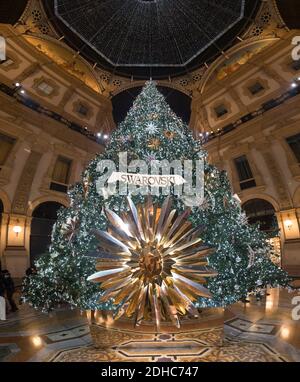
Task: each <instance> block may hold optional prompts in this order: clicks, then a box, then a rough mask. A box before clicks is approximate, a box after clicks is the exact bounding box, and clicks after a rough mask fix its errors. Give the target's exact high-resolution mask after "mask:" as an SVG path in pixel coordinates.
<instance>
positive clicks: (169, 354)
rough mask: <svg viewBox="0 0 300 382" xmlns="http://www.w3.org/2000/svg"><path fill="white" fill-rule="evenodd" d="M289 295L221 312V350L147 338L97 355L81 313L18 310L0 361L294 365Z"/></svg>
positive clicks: (299, 346) (0, 333)
mask: <svg viewBox="0 0 300 382" xmlns="http://www.w3.org/2000/svg"><path fill="white" fill-rule="evenodd" d="M295 295H296V293H293V294H289V293H287V292H286V291H285V290H278V289H273V290H271V291H270V295H269V296H267V297H266V298H265V299H263V300H262V301H256V300H255V299H254V298H251V303H250V304H247V305H244V304H242V303H237V304H235V305H233V306H232V307H230V308H229V309H227V311H226V319H225V321H226V323H225V333H226V338H225V340H224V344H223V346H222V347H214V346H211V345H208V344H206V343H205V342H203V341H198V340H197V339H193V338H180V339H179V338H175V337H174V336H173V337H172V336H168V335H165V336H162V335H160V336H159V335H153V338H152V339H150V340H149V341H129V342H125V343H123V344H121V345H120V346H118V347H115V348H112V349H110V350H108V351H100V350H97V349H95V348H94V347H93V346H92V341H91V337H90V334H89V328H88V326H87V321H86V318H85V315H84V314H80V312H78V311H75V310H66V309H61V310H58V311H56V312H55V313H53V314H51V315H46V314H42V313H38V312H36V311H34V310H32V309H31V308H30V307H28V306H27V305H23V306H21V307H20V311H19V312H17V313H15V314H11V315H9V316H8V320H7V321H1V322H0V361H2V362H17V361H21V362H23V361H33V362H41V361H42V362H74V361H75V362H77V361H86V362H103V361H125V362H126V361H132V360H134V361H136V360H140V361H152V362H160V361H194V362H211V361H217V362H225V361H232V362H246V361H252V362H291V361H297V362H300V322H299V321H293V320H292V317H291V311H292V308H293V305H292V298H293V297H295Z"/></svg>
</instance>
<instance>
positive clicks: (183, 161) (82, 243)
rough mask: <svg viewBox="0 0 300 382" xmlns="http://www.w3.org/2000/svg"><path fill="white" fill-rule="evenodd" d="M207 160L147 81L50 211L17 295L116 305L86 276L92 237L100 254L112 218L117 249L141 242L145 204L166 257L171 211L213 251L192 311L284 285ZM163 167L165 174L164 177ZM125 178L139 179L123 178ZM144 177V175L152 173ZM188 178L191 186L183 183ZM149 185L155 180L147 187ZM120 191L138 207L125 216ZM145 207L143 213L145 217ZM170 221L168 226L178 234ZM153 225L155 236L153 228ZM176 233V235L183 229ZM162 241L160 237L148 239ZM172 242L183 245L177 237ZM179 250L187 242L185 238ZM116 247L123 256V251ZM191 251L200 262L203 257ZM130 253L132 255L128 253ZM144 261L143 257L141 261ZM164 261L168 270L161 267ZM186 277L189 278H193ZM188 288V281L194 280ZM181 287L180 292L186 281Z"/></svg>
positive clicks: (43, 305)
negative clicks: (52, 220) (50, 223)
mask: <svg viewBox="0 0 300 382" xmlns="http://www.w3.org/2000/svg"><path fill="white" fill-rule="evenodd" d="M206 158H207V157H206V153H205V151H204V150H203V149H202V148H201V145H200V143H199V141H197V140H195V139H194V138H193V136H192V134H191V133H190V131H189V129H188V126H186V125H185V124H184V123H183V122H182V120H180V119H179V118H178V117H177V116H176V115H175V113H174V112H173V111H172V110H171V109H170V107H169V105H168V104H167V103H166V101H165V99H164V97H163V96H162V95H161V94H160V93H159V92H158V90H157V88H156V85H155V83H153V82H148V83H147V84H146V86H145V88H144V89H143V91H142V92H141V94H140V95H139V96H138V97H137V99H136V100H135V102H134V104H133V107H132V108H131V110H130V111H129V113H128V115H127V117H126V119H125V120H124V122H122V123H121V124H120V125H119V126H118V128H117V129H116V131H115V132H114V133H113V134H112V137H111V140H110V142H109V144H108V146H107V148H106V150H105V152H104V153H102V154H100V155H98V156H97V157H96V158H95V159H94V160H93V161H92V162H91V163H90V164H89V166H88V167H87V168H86V170H85V171H84V173H83V175H82V182H81V183H79V184H76V185H75V186H74V187H73V188H72V189H71V190H70V192H69V197H70V207H69V208H63V209H61V210H60V212H59V216H58V220H57V223H56V224H55V226H54V227H53V234H52V243H51V246H50V248H49V253H48V254H45V255H44V256H42V257H41V258H40V259H39V260H38V261H37V263H36V267H37V274H35V275H33V276H31V277H29V278H27V279H26V280H25V283H24V298H25V300H27V301H28V302H29V303H30V304H32V305H33V306H34V307H35V308H39V309H43V310H45V311H49V310H51V309H53V308H55V307H56V306H58V305H59V304H61V303H68V304H70V305H71V306H74V307H78V308H80V309H82V310H84V309H102V310H103V309H104V310H105V309H107V310H110V309H113V310H117V309H118V308H119V306H118V305H116V304H115V303H114V299H113V298H101V299H100V297H101V296H102V297H103V295H104V294H105V291H104V290H105V288H102V289H99V285H98V284H94V283H92V282H90V281H88V278H89V277H90V276H91V275H92V274H93V273H95V266H96V259H95V253H99V250H98V249H97V248H98V247H99V241H100V247H102V250H103V248H104V249H105V247H108V248H110V245H111V242H106V239H107V237H106V236H105V234H104V233H103V232H106V231H107V229H108V225H109V223H111V221H115V222H116V221H117V222H119V223H118V224H119V226H118V225H117V226H116V227H115V230H114V232H115V234H116V235H117V237H118V238H119V240H117V239H116V240H117V245H118V246H119V247H118V248H120V240H121V239H122V238H123V239H124V238H125V237H127V236H130V237H133V238H134V240H135V241H138V240H137V236H138V235H140V234H141V236H142V240H144V241H145V242H146V241H147V243H148V241H149V240H148V239H149V238H148V239H147V238H145V236H147V233H146V232H148V228H149V225H150V224H152V223H151V221H150V220H151V217H152V220H155V219H154V218H153V214H154V213H153V209H154V208H156V209H158V210H159V211H160V212H159V213H157V219H158V220H157V221H156V222H153V225H155V224H156V223H157V224H158V225H159V222H160V220H159V219H160V216H162V214H164V217H163V218H161V219H165V220H164V227H165V229H164V232H163V233H164V235H165V237H166V238H165V239H164V246H163V248H164V251H166V252H167V253H168V254H172V252H171V251H170V250H169V248H168V245H170V246H171V244H170V243H171V241H172V240H171V239H172V237H173V236H176V235H177V233H176V234H174V232H175V231H174V232H173V233H172V232H171V231H172V228H170V226H169V227H168V224H169V225H171V223H172V224H173V223H174V220H172V219H173V216H170V215H171V214H173V215H174V219H175V217H176V216H178V219H179V218H180V216H183V215H184V216H185V219H186V223H185V224H186V226H189V229H190V228H192V230H190V231H189V232H191V233H189V235H190V236H187V237H188V239H189V240H190V241H192V244H193V243H194V241H195V243H196V242H197V240H198V237H199V238H201V240H202V243H203V247H202V249H203V250H205V248H207V247H209V248H212V249H213V251H211V252H212V253H211V255H210V256H209V257H208V264H206V263H204V262H203V265H209V267H211V268H212V269H213V270H214V271H216V272H217V275H216V272H215V275H214V276H215V277H211V278H210V277H209V278H208V279H207V280H205V283H206V285H205V287H206V288H207V289H208V290H209V291H210V293H211V295H212V298H207V296H206V294H205V293H199V294H198V297H197V300H196V301H193V307H195V308H198V307H204V306H226V305H228V304H231V303H234V302H236V301H239V300H242V299H245V298H246V296H247V294H248V293H251V292H252V293H258V292H262V291H264V289H265V288H266V287H267V286H272V287H276V286H287V283H288V277H287V275H286V273H285V272H283V271H282V270H281V269H280V268H278V267H277V266H276V265H274V264H273V263H272V261H271V260H270V253H271V247H270V245H269V244H268V241H267V238H266V237H265V235H264V234H263V233H262V232H261V231H260V230H259V229H258V227H255V226H250V225H249V224H248V222H247V218H246V216H245V213H244V212H243V211H242V209H241V205H240V201H239V199H238V197H237V196H236V195H232V191H231V188H230V184H229V181H228V178H227V175H226V173H225V172H224V171H219V170H218V169H217V168H216V167H214V166H212V165H211V164H209V163H208V162H207V159H206ZM170 163H171V164H172V166H171V167H170V166H169V164H170ZM195 163H202V166H203V167H201V166H200V168H201V169H202V174H201V176H202V179H203V187H202V188H201V187H200V188H199V187H197V186H196V185H197V182H198V181H199V179H198V177H199V172H197V170H196V169H197V165H195V166H192V165H191V164H195ZM112 164H114V165H113V166H112ZM180 165H182V167H180ZM168 166H169V167H168ZM170 169H171V171H170ZM198 170H199V168H198ZM168 171H169V176H166V177H164V175H165V174H167V173H168ZM130 174H134V175H138V176H135V177H131V176H130ZM145 174H152V175H153V176H152V178H151V177H147V176H146V175H145ZM189 176H190V178H191V184H188V182H185V180H183V181H182V179H186V178H188V177H189ZM149 182H154V183H152V184H151V185H152V186H151V187H150V185H149V184H150V183H149ZM155 182H156V183H155ZM157 182H158V183H157ZM159 182H160V183H159ZM199 182H200V181H199ZM200 183H201V182H200ZM200 183H199V184H200ZM199 184H198V186H199ZM195 190H196V191H195ZM197 190H198V191H199V190H200V191H201V192H200V194H197V192H198V191H197ZM149 194H151V197H150V196H149ZM128 195H130V202H131V203H132V204H133V205H136V206H140V207H137V208H136V209H135V207H134V206H132V208H131V218H130V219H131V220H130V219H129V218H127V220H126V219H125V218H126V214H128V198H127V196H128ZM169 195H171V196H172V206H173V207H172V208H173V209H174V212H172V211H173V210H172V211H171V209H170V206H169V205H168V201H167V199H168V196H169ZM150 209H151V213H150V215H149V216H150V217H147V216H148V215H147V211H149V210H150ZM135 212H136V213H138V214H139V219H140V220H139V222H138V221H136V222H132V221H133V220H134V213H135ZM175 214H176V215H175ZM121 218H124V219H125V221H127V222H129V223H128V225H134V224H135V227H136V230H137V231H139V225H140V226H142V227H143V228H142V230H143V232H142V233H141V232H137V233H135V231H134V229H133V228H132V227H131V228H130V227H127V228H126V227H125V226H124V227H123V229H121ZM124 219H123V223H124ZM168 219H169V220H168ZM110 220H111V221H110ZM162 221H163V220H162ZM175 222H177V220H175ZM178 222H179V220H178ZM123 223H122V224H123ZM176 224H177V223H176ZM176 224H175V225H176ZM178 227H179V225H178ZM178 227H177V228H176V229H178V230H179V228H178ZM152 228H153V227H152ZM130 229H132V231H130ZM155 229H156V233H157V232H158V229H159V228H157V227H156V228H155ZM167 229H169V236H168V234H167V233H166V230H167ZM182 229H183V231H182V232H185V231H184V227H183V228H182ZM97 230H98V234H97ZM174 230H175V228H174ZM121 231H123V232H121ZM150 231H151V230H150ZM99 232H102V233H101V234H99ZM152 232H153V229H152ZM176 232H178V231H176ZM149 235H151V234H149ZM172 235H173V236H172ZM197 235H198V236H197ZM157 236H158V235H157ZM183 236H184V235H183ZM187 237H186V238H187ZM186 238H185V239H186ZM110 240H111V239H110ZM162 240H163V239H162V236H161V235H159V239H157V238H156V243H157V242H158V241H160V242H162ZM180 240H182V242H184V237H182V238H180ZM193 240H194V241H193ZM101 242H102V244H101ZM168 243H169V244H168ZM172 245H173V244H172ZM197 245H198V244H197ZM182 248H183V246H182ZM184 248H188V243H187V244H186V246H185V247H184ZM124 251H125V252H126V250H125V249H124ZM112 252H113V251H112ZM154 252H155V251H153V253H154ZM200 252H201V251H200ZM200 252H198V253H199V258H200V257H201V256H202V255H201V253H200ZM182 253H183V254H182V255H180V256H179V257H181V259H183V263H185V264H187V262H186V261H185V260H186V256H187V255H189V254H190V255H191V256H194V257H193V259H195V258H196V257H195V256H197V253H196V255H195V253H192V252H188V250H187V249H186V253H185V249H182ZM111 256H113V254H111ZM135 256H140V254H138V255H136V253H135ZM169 257H171V256H169ZM154 258H155V253H154ZM148 260H149V258H147V259H146V261H148ZM150 260H153V259H152V258H151V259H150ZM143 261H144V260H143ZM170 261H171V260H170ZM198 262H199V261H198ZM192 263H193V262H192ZM105 264H106V263H105ZM143 264H144V263H143ZM166 264H167V263H166ZM168 264H169V263H168ZM172 264H173V263H172ZM105 266H107V265H105ZM105 266H104V268H103V264H102V268H101V267H100V269H106V268H105ZM172 266H173V265H170V267H169V271H170V272H172V269H171V268H172ZM180 267H181V268H180ZM180 267H178V266H177V270H178V268H180V269H181V270H180V269H179V271H178V274H180V277H181V279H180V280H179V281H178V283H179V284H180V283H181V284H182V282H183V280H184V281H185V282H188V281H187V277H185V276H186V275H185V274H184V272H183V269H185V270H186V272H187V271H188V272H190V271H191V272H192V269H191V265H185V267H186V268H183V266H182V265H180ZM188 267H190V268H188ZM154 268H155V269H154V271H155V272H158V273H159V272H161V269H162V266H161V264H160V263H159V262H156V263H155V267H154ZM157 269H158V270H157ZM98 270H99V268H98ZM120 272H121V271H120ZM204 273H205V272H204ZM204 273H203V271H202V274H204ZM207 273H209V272H207ZM132 274H133V271H132ZM102 275H103V274H102ZM129 275H130V272H129ZM198 276H199V275H198ZM128 277H129V278H130V276H128V274H127V273H126V277H125V276H124V285H125V282H126V281H128V280H129V278H128ZM100 279H101V277H100ZM192 279H193V280H195V279H197V277H196V275H195V274H194V275H192ZM198 279H199V277H198ZM101 280H102V279H101ZM108 280H111V282H112V283H114V282H116V280H114V278H113V277H111V279H110V278H109V277H108ZM203 281H204V280H203ZM134 282H135V281H134ZM170 282H171V281H170ZM106 284H107V282H106ZM106 284H105V285H106ZM179 284H178V285H179ZM103 285H104V284H103ZM114 285H115V284H114ZM120 285H121V283H120ZM134 285H135V286H136V285H137V284H134ZM138 285H140V284H138ZM192 286H193V287H196V286H195V285H194V284H192ZM100 288H101V284H100ZM120 288H121V286H120ZM197 288H198V287H197ZM183 290H186V289H185V286H183ZM150 292H151V290H150ZM181 292H182V291H181ZM181 292H180V291H179V292H178V293H181ZM113 295H114V294H113ZM118 299H120V298H119V297H118Z"/></svg>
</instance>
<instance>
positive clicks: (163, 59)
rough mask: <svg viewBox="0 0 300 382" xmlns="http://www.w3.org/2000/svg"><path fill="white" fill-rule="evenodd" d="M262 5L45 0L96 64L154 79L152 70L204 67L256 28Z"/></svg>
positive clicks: (242, 0)
mask: <svg viewBox="0 0 300 382" xmlns="http://www.w3.org/2000/svg"><path fill="white" fill-rule="evenodd" d="M49 3H52V6H49ZM260 3H261V1H260V0H52V1H49V0H48V1H44V4H45V7H46V8H47V9H48V11H49V9H50V10H51V13H52V17H51V21H52V22H53V23H54V26H57V27H59V31H60V32H61V33H63V35H64V36H65V38H66V40H67V41H68V42H69V43H71V45H73V46H74V47H75V48H76V49H77V50H78V51H80V52H81V53H83V54H84V55H85V56H88V58H90V59H92V60H93V61H94V62H97V63H99V64H100V65H102V66H104V67H106V68H110V69H111V68H114V70H115V71H116V72H117V73H118V74H120V72H123V74H125V75H135V73H140V74H142V73H147V75H148V73H149V68H152V69H154V72H155V70H156V72H157V73H161V74H164V75H173V74H177V73H179V72H181V73H182V72H183V71H184V70H186V68H188V67H190V66H192V65H194V66H195V64H197V63H199V61H201V59H202V61H203V62H204V61H205V60H207V59H208V58H210V57H211V56H214V55H216V53H220V52H221V51H222V50H224V49H225V48H226V46H227V45H228V43H229V42H232V41H233V40H234V39H236V37H237V36H238V34H239V33H240V32H241V30H242V29H243V28H245V27H246V26H247V25H249V23H251V21H252V20H253V17H254V15H255V11H256V10H257V8H258V5H259V4H260ZM132 68H135V70H133V69H132ZM143 68H144V69H145V70H143ZM147 68H148V70H147ZM154 76H155V75H154Z"/></svg>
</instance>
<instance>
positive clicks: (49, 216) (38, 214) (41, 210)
mask: <svg viewBox="0 0 300 382" xmlns="http://www.w3.org/2000/svg"><path fill="white" fill-rule="evenodd" d="M61 207H64V206H63V205H62V204H60V203H58V202H45V203H41V204H40V205H38V206H37V207H36V208H35V209H34V211H33V214H32V221H31V235H30V263H31V265H33V264H34V262H35V261H36V260H38V259H39V258H40V257H41V256H42V255H43V254H44V253H46V252H47V250H48V248H49V245H50V243H51V233H52V228H53V225H54V224H55V222H56V220H57V213H58V211H59V210H60V208H61Z"/></svg>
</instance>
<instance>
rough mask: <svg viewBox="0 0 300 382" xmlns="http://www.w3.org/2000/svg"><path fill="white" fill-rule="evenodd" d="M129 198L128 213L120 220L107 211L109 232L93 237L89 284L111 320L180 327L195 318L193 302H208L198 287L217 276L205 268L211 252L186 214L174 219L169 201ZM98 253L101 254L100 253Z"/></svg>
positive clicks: (203, 290) (207, 292)
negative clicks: (95, 251)
mask: <svg viewBox="0 0 300 382" xmlns="http://www.w3.org/2000/svg"><path fill="white" fill-rule="evenodd" d="M127 199H128V205H129V211H128V212H126V213H123V214H122V217H119V216H118V215H117V214H116V213H114V212H113V211H111V210H109V209H106V210H105V213H106V216H107V219H108V221H109V229H108V232H104V231H97V230H95V231H94V233H95V235H96V237H97V238H98V240H99V249H101V250H102V251H103V250H104V251H105V252H103V253H102V254H101V255H100V256H99V259H98V262H97V266H96V269H97V270H98V272H97V273H95V274H94V275H92V276H90V277H89V278H88V280H89V281H93V282H97V283H98V282H99V283H101V289H102V290H104V293H103V295H102V297H101V302H106V301H108V300H110V299H113V300H114V304H115V305H117V306H118V307H119V309H118V310H117V312H116V314H115V316H114V318H115V319H118V318H120V317H121V316H123V315H124V316H126V317H128V318H133V319H134V323H135V326H136V325H140V324H141V323H142V321H144V320H145V321H149V320H153V321H154V322H155V324H156V326H157V328H159V327H160V323H161V321H171V322H172V323H173V324H174V325H176V326H177V327H180V320H179V317H180V316H184V315H190V316H193V317H198V316H199V312H198V310H197V309H196V308H195V306H194V303H195V302H196V301H197V299H198V297H200V296H202V297H207V298H211V294H210V292H209V291H208V290H207V289H206V288H205V287H204V286H203V284H205V283H206V278H208V277H213V276H216V275H217V273H216V272H214V271H213V270H212V269H210V268H209V267H208V266H207V265H208V264H207V257H208V256H209V255H211V254H212V253H213V252H214V250H213V249H212V248H209V247H207V246H205V245H204V244H203V242H202V240H201V239H200V238H199V234H200V232H201V231H202V227H196V228H195V227H193V226H192V223H191V222H190V221H189V220H188V217H189V214H190V210H186V211H185V212H184V213H182V214H180V215H178V213H177V212H176V210H175V209H172V199H171V197H168V198H167V199H166V200H165V202H164V204H163V206H162V207H161V208H159V206H158V205H156V204H153V202H152V198H151V197H150V196H148V197H147V200H146V202H145V203H144V204H143V205H138V206H137V207H136V206H135V204H134V203H133V201H132V200H131V198H127ZM100 253H101V252H100Z"/></svg>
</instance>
